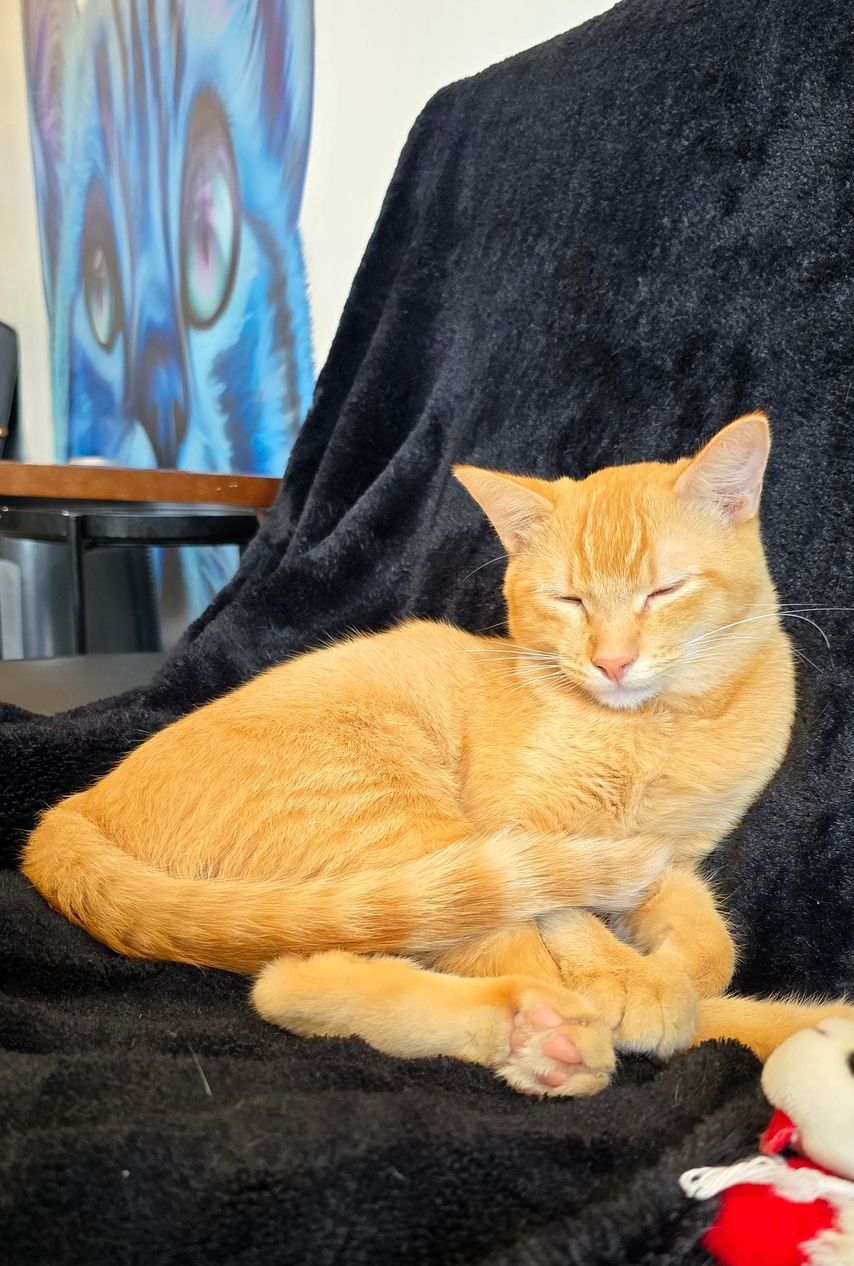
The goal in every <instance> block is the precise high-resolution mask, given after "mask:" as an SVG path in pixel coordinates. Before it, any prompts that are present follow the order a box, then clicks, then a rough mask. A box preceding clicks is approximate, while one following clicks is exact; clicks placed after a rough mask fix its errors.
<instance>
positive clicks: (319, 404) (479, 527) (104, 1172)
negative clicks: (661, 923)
mask: <svg viewBox="0 0 854 1266" xmlns="http://www.w3.org/2000/svg"><path fill="white" fill-rule="evenodd" d="M851 37H852V18H851V12H850V8H849V6H848V5H847V3H846V2H845V0H810V3H809V4H805V3H804V2H803V0H752V3H749V4H748V3H745V2H744V0H626V2H625V3H623V4H621V5H619V6H618V7H617V8H616V9H614V10H613V11H611V12H610V13H608V14H607V15H605V16H603V17H601V18H598V19H596V20H595V21H593V22H591V23H589V24H587V25H586V26H584V27H582V28H580V29H579V30H577V31H573V32H571V33H569V34H568V35H566V36H564V37H561V38H559V39H557V40H554V41H552V42H550V43H548V44H545V45H543V46H542V47H539V48H536V49H533V50H531V51H530V52H527V53H524V54H522V55H521V56H519V57H516V58H514V59H513V60H511V61H509V62H506V63H504V64H502V65H500V66H497V67H494V68H492V69H490V70H488V71H485V72H484V73H483V74H481V75H478V76H477V77H476V78H474V79H471V80H467V81H465V82H463V83H459V84H455V85H454V86H452V87H450V88H448V89H446V90H444V91H442V92H440V93H439V94H438V96H437V97H436V98H435V99H434V100H433V101H432V102H431V103H430V104H429V105H428V107H427V108H426V110H425V111H424V113H423V114H422V116H421V117H420V119H419V120H418V121H417V123H416V125H415V127H414V129H413V131H412V134H411V137H410V139H409V141H408V144H407V146H406V148H405V151H404V153H403V156H402V158H401V160H400V165H399V167H398V170H397V173H396V175H395V177H394V180H393V181H392V184H391V187H390V189H389V193H388V196H387V198H386V201H385V204H384V207H383V211H382V214H381V217H380V220H379V223H378V226H377V229H376V232H375V234H374V237H373V239H372V241H371V243H370V246H369V248H368V251H367V254H366V256H365V260H364V262H363V264H362V266H361V268H360V270H359V272H358V275H357V277H356V280H355V283H354V286H353V290H352V293H351V296H350V300H349V302H348V305H347V308H346V311H345V313H344V316H343V319H342V322H341V326H340V329H339V332H338V335H337V338H336V341H335V344H334V347H333V349H332V353H331V355H330V358H329V361H328V363H327V365H326V367H325V369H324V370H323V373H322V375H321V378H320V382H319V385H318V389H317V395H316V399H315V403H314V406H313V409H312V412H311V415H310V417H309V420H308V422H307V425H306V427H305V430H304V432H303V434H302V436H301V439H300V441H299V443H298V446H297V449H296V451H295V453H294V456H293V460H292V462H291V465H290V468H289V470H288V473H287V477H286V479H285V482H284V486H283V488H282V492H281V495H280V497H279V499H278V502H277V504H276V506H275V507H274V509H273V511H272V513H271V514H270V516H269V517H268V519H267V521H266V523H265V526H264V528H263V531H262V532H261V533H260V535H259V537H258V539H257V541H256V542H255V543H254V544H253V546H252V548H251V549H250V550H249V552H248V555H247V557H246V559H245V561H244V564H243V566H242V568H241V570H240V572H239V574H238V576H237V577H236V579H235V580H234V581H233V583H232V584H231V585H230V586H229V587H228V588H227V589H226V590H225V591H224V592H223V594H222V595H221V596H220V598H219V599H218V600H217V602H216V603H215V604H214V605H213V607H212V608H211V609H210V610H209V611H208V612H207V613H206V614H205V615H204V616H203V617H202V619H201V620H199V621H198V622H197V623H196V625H195V626H194V627H193V628H192V629H191V630H190V632H189V634H188V636H187V637H186V638H185V640H184V642H183V644H182V645H181V646H180V647H179V648H178V650H177V651H176V652H175V654H174V655H173V656H172V658H171V660H170V661H169V662H168V664H167V665H166V667H165V669H164V670H163V672H162V674H161V675H160V677H159V679H158V680H157V681H156V682H155V683H154V684H153V685H152V686H151V687H150V688H149V689H147V690H144V691H141V692H138V693H136V694H132V695H128V696H125V697H123V698H121V699H117V700H110V701H107V702H104V703H100V704H97V705H95V706H92V707H89V708H85V709H81V710H79V711H77V712H74V713H70V714H67V715H65V716H61V717H58V718H55V719H45V718H35V717H29V716H26V715H24V714H22V713H20V712H17V711H15V710H14V709H11V708H7V709H6V710H5V711H4V712H3V713H2V714H0V715H2V719H3V724H2V726H0V782H1V783H2V805H3V841H2V842H3V849H4V854H3V856H4V859H5V864H6V865H7V866H8V867H9V869H7V870H6V871H5V872H3V874H2V877H0V879H2V915H3V917H2V926H1V927H0V938H2V944H0V974H2V988H1V989H0V994H2V998H0V1008H1V1009H0V1045H2V1054H0V1085H2V1096H3V1099H2V1109H0V1111H2V1119H3V1131H2V1143H1V1144H0V1166H2V1173H1V1174H0V1210H2V1215H1V1216H0V1222H2V1225H0V1234H2V1249H0V1256H2V1257H3V1259H4V1260H5V1261H7V1262H10V1263H12V1262H14V1263H18V1262H22V1263H27V1264H28V1266H33V1264H34V1263H66V1262H69V1263H70V1262H78V1263H86V1264H87V1266H91V1264H92V1263H102V1262H103V1263H111V1266H116V1264H119V1263H122V1264H124V1263H128V1264H130V1263H134V1264H135V1263H175V1264H176V1266H178V1264H179V1263H180V1266H192V1264H194V1263H205V1266H207V1264H208V1263H211V1262H227V1263H231V1262H234V1263H258V1264H259V1266H260V1264H262V1263H263V1264H264V1266H269V1264H270V1263H297V1262H299V1263H302V1262H310V1263H313V1264H315V1266H323V1264H326V1263H330V1264H331V1263H339V1262H340V1263H354V1264H359V1263H364V1264H366V1266H367V1264H370V1266H375V1264H383V1263H389V1264H392V1263H394V1264H395V1266H398V1264H400V1263H432V1264H435V1266H453V1264H455V1263H473V1262H477V1263H489V1264H490V1266H498V1264H499V1263H517V1262H518V1263H531V1264H534V1263H537V1264H539V1263H576V1264H578V1266H596V1263H653V1262H656V1263H657V1262H663V1263H664V1262H667V1263H676V1262H680V1263H681V1262H686V1263H690V1262H696V1263H699V1262H702V1261H704V1260H706V1259H705V1255H704V1253H703V1251H702V1249H701V1248H699V1247H698V1239H699V1236H700V1235H701V1233H702V1229H703V1227H704V1226H705V1225H706V1224H707V1222H708V1220H709V1219H710V1217H711V1215H712V1209H711V1208H710V1207H705V1206H700V1205H691V1204H689V1203H688V1202H687V1201H685V1200H684V1199H683V1197H682V1195H681V1193H680V1191H679V1189H678V1187H677V1185H676V1178H677V1175H678V1174H679V1173H680V1171H681V1170H682V1169H683V1168H685V1167H687V1166H691V1165H696V1164H703V1163H719V1162H726V1161H731V1160H734V1159H736V1158H737V1157H738V1156H739V1155H741V1154H743V1153H745V1152H746V1151H748V1150H750V1149H751V1148H752V1146H753V1143H754V1140H755V1136H756V1134H757V1131H758V1130H759V1128H760V1126H761V1125H762V1123H763V1120H764V1116H765V1111H766V1110H765V1107H764V1105H763V1100H762V1097H761V1094H760V1091H759V1088H758V1075H757V1074H758V1066H757V1064H756V1061H755V1060H754V1059H753V1057H752V1056H751V1055H749V1054H748V1053H747V1052H746V1051H744V1050H742V1049H741V1048H739V1047H737V1046H735V1045H721V1046H714V1045H709V1046H706V1047H703V1048H701V1049H700V1050H698V1051H695V1052H693V1053H691V1054H689V1055H687V1056H685V1057H683V1058H681V1059H678V1060H677V1061H675V1062H674V1063H673V1064H672V1065H671V1067H670V1068H668V1069H665V1070H659V1069H655V1068H654V1067H653V1066H652V1065H651V1064H649V1063H647V1062H645V1061H642V1060H638V1061H635V1062H630V1061H629V1062H627V1063H626V1066H625V1068H624V1070H623V1074H622V1077H621V1079H620V1080H619V1081H618V1083H617V1084H616V1085H615V1086H614V1087H613V1088H611V1089H610V1090H608V1091H607V1092H606V1093H605V1094H603V1095H601V1096H600V1097H599V1098H597V1099H595V1100H591V1101H587V1102H577V1103H573V1102H550V1103H539V1102H535V1101H532V1100H528V1099H525V1098H523V1097H521V1096H518V1095H515V1094H514V1093H513V1092H511V1091H510V1090H508V1089H507V1088H505V1087H503V1086H502V1085H500V1084H499V1083H498V1082H496V1081H495V1080H493V1079H492V1078H491V1077H490V1076H489V1075H488V1074H487V1073H486V1072H483V1071H481V1070H478V1069H474V1068H469V1067H465V1066H462V1065H459V1064H456V1063H454V1062H452V1061H441V1060H432V1061H423V1062H416V1063H404V1062H397V1061H395V1060H392V1059H389V1058H385V1057H383V1056H381V1055H378V1054H376V1053H374V1052H373V1051H371V1050H369V1049H368V1048H367V1047H366V1046H364V1045H362V1044H361V1043H359V1042H358V1041H320V1040H316V1041H301V1040H298V1039H296V1038H293V1037H291V1036H289V1035H287V1034H284V1033H281V1032H279V1031H277V1030H275V1029H273V1028H269V1027H266V1026H265V1025H264V1024H263V1023H262V1022H261V1021H260V1020H259V1019H258V1018H257V1017H255V1016H254V1015H253V1013H252V1012H251V1011H250V1010H249V1009H248V1007H247V1005H246V1002H245V995H246V984H245V982H244V981H243V980H241V979H238V978H236V977H230V976H228V975H225V974H222V973H217V972H201V971H195V970H190V969H188V968H185V967H180V966H174V965H168V964H158V963H141V962H131V961H126V960H123V959H121V958H118V957H116V956H114V955H112V954H111V953H109V952H108V951H107V950H105V949H103V948H102V947H100V946H99V945H96V944H95V943H94V942H93V941H91V940H89V938H88V937H87V936H86V935H85V934H83V933H82V932H80V931H79V930H76V929H74V928H72V927H71V926H69V925H68V924H66V923H65V922H64V921H63V920H62V919H61V918H59V917H58V916H56V915H54V914H53V913H52V912H51V911H49V910H48V909H47V907H46V906H45V905H44V904H43V903H42V902H41V900H40V899H39V898H38V897H37V895H36V894H35V893H34V892H33V891H32V890H31V889H30V888H29V887H28V886H27V884H26V883H25V882H24V881H23V879H21V877H20V876H18V875H17V874H16V873H14V869H13V868H14V865H15V859H16V853H17V850H18V848H19V845H20V843H21V841H22V838H23V835H24V832H25V831H26V830H27V828H28V827H29V826H30V825H31V823H32V822H33V819H34V816H35V815H36V813H37V812H38V811H39V810H40V809H41V808H42V807H43V806H45V805H47V804H49V803H50V802H52V801H54V800H56V799H57V798H58V797H60V796H62V795H65V794H66V793H68V792H71V791H73V790H75V789H77V788H79V787H81V786H83V785H85V784H86V783H87V782H89V781H90V780H91V779H92V778H94V777H95V776H96V775H97V774H99V773H101V772H102V771H103V770H105V769H107V768H108V767H109V766H110V765H111V764H113V763H114V762H115V761H116V760H117V759H118V757H119V756H120V755H121V754H122V753H123V752H125V751H126V750H127V749H128V748H129V747H131V746H132V745H133V744H134V743H137V742H138V741H139V740H140V739H142V738H143V737H144V736H145V735H146V734H148V733H150V732H151V731H153V730H155V729H157V728H158V727H159V726H162V725H165V724H166V723H167V722H169V721H170V720H172V719H173V718H174V717H177V716H178V715H179V714H181V713H183V712H185V711H186V710H187V709H189V708H191V707H193V706H195V705H196V704H199V703H201V702H202V701H204V700H207V699H210V698H211V697H213V696H215V695H217V694H219V693H221V692H222V691H224V690H226V689H227V688H229V687H230V686H232V685H234V684H235V683H237V682H239V681H242V680H243V679H244V678H246V677H247V676H248V675H250V674H251V673H253V672H255V671H257V670H258V669H261V668H263V667H266V666H267V665H269V664H272V663H275V662H277V661H279V660H282V659H284V658H286V657H287V656H289V655H291V654H293V653H294V652H297V651H300V650H302V649H303V648H305V647H307V646H311V645H314V644H317V643H318V642H319V641H320V640H321V639H322V638H325V637H329V636H335V635H336V634H339V633H341V632H343V631H344V630H345V629H352V628H357V629H379V628H383V627H385V626H387V625H388V624H389V623H391V622H393V621H395V620H398V619H400V618H401V617H403V616H405V615H413V614H414V615H423V616H443V617H446V618H448V619H451V620H454V621H457V622H459V623H461V624H463V625H465V626H466V627H468V628H472V629H478V628H485V627H487V626H491V625H494V624H495V623H496V621H499V620H500V618H501V602H500V595H499V579H500V571H501V566H500V563H498V562H495V563H491V562H490V561H489V560H492V559H494V558H495V556H496V555H497V554H498V549H497V548H496V544H495V540H494V539H493V537H492V535H491V533H490V530H489V529H488V527H487V526H486V524H485V523H484V522H483V521H482V519H481V517H480V516H479V514H478V512H477V511H476V509H475V507H474V506H473V505H472V504H471V503H470V502H469V500H468V499H467V498H466V496H465V494H464V493H463V491H462V490H461V489H460V488H459V487H458V486H457V485H456V484H455V483H454V482H453V481H452V480H451V479H450V478H449V473H448V472H449V467H450V465H451V463H452V462H454V461H457V460H466V461H474V462H479V463H482V464H489V465H494V466H497V467H503V468H507V469H510V470H516V471H527V472H530V473H533V474H539V475H543V476H554V475H557V474H559V473H568V474H570V475H584V474H586V473H587V472H589V471H590V470H592V469H594V468H595V467H597V466H600V465H602V464H603V463H611V462H621V461H636V460H640V459H644V458H664V459H667V458H672V457H675V456H677V455H678V454H680V453H683V452H685V451H686V450H690V449H692V448H694V447H695V446H696V445H697V444H698V443H699V442H700V441H701V440H702V439H703V438H705V437H707V436H708V435H709V434H710V433H711V432H712V431H713V430H714V429H715V428H716V427H717V426H718V425H719V424H721V423H723V422H725V421H727V420H728V419H730V418H731V417H733V416H735V415H736V414H738V413H739V412H742V411H746V410H750V409H755V408H759V407H763V408H767V409H768V410H769V412H770V414H771V417H772V420H773V423H774V429H775V447H774V453H773V460H772V466H771V472H770V476H769V479H768V482H767V487H766V494H765V502H764V522H765V530H766V535H767V541H768V545H769V549H770V555H771V559H772V563H773V569H774V573H775V575H776V577H777V578H778V580H779V584H780V588H781V590H782V594H783V597H784V599H785V600H786V601H787V602H791V603H796V604H802V605H804V606H821V607H837V608H838V607H846V606H851V605H854V597H853V596H852V595H854V584H852V581H853V580H854V557H852V545H851V542H852V536H854V503H852V492H851V478H852V471H854V433H852V421H851V419H852V415H854V266H852V262H853V261H854V175H853V174H852V173H854V55H852V54H853V53H854V49H852V38H851ZM343 213H344V214H346V210H345V211H344V212H343ZM478 569H479V570H478ZM814 618H815V619H816V620H817V621H818V622H819V623H821V624H822V625H823V626H825V628H826V629H827V632H828V636H829V639H830V643H831V649H830V650H828V649H827V647H826V646H825V645H824V643H823V641H822V638H821V637H820V635H819V634H818V633H817V632H816V631H815V630H814V629H813V628H812V627H811V626H810V625H809V624H807V623H805V622H803V621H801V620H799V619H795V618H793V619H792V620H791V621H790V624H791V626H792V633H793V635H794V637H795V639H796V643H797V645H798V647H799V649H800V650H801V651H802V653H803V654H804V656H806V657H807V658H808V660H809V661H811V662H807V659H805V660H804V662H803V663H802V665H801V672H800V684H799V695H800V706H799V713H798V722H797V727H796V732H795V736H794V740H793V744H792V748H791V752H790V755H789V758H788V760H787V762H786V765H785V767H784V769H783V771H782V772H781V774H780V775H779V776H778V778H777V779H776V781H775V783H774V784H773V786H772V788H771V789H770V791H769V792H768V794H767V795H766V796H765V797H764V798H763V800H762V803H761V804H760V805H758V806H757V807H756V808H755V809H754V810H753V811H752V812H751V814H750V815H749V818H748V820H747V821H746V822H745V824H744V825H743V826H742V827H741V828H740V829H739V830H738V831H737V832H736V833H735V835H734V836H733V837H732V838H731V839H730V840H728V841H726V842H725V843H724V844H723V845H722V846H721V848H720V850H719V853H718V856H717V857H716V859H715V869H716V871H717V875H718V879H719V882H720V884H721V886H722V888H723V890H724V891H725V892H726V893H727V894H728V899H729V904H730V909H731V911H732V915H733V921H734V926H735V928H736V929H737V932H738V936H739V941H740V945H741V951H742V959H741V968H740V972H739V978H738V983H739V985H740V987H742V988H743V989H746V990H747V989H749V990H751V991H758V992H770V991H772V990H775V989H785V990H792V989H798V990H801V991H805V992H817V991H826V992H829V993H837V992H839V991H842V990H844V989H845V988H846V987H849V988H850V987H851V985H852V983H854V945H852V941H854V937H852V908H854V877H852V871H854V862H852V856H851V843H850V834H851V827H852V821H854V805H852V788H851V775H850V762H851V755H852V750H854V676H852V667H851V650H852V638H851V631H850V630H851V627H852V626H851V617H850V616H849V615H848V614H847V613H846V612H844V611H829V612H820V613H819V612H817V613H814ZM188 759H189V760H191V759H192V757H191V756H188Z"/></svg>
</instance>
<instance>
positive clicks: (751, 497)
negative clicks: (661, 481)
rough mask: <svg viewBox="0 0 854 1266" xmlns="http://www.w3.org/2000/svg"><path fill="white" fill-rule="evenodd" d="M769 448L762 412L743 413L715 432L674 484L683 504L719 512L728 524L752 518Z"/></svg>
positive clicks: (764, 418) (757, 506)
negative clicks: (742, 415) (686, 503)
mask: <svg viewBox="0 0 854 1266" xmlns="http://www.w3.org/2000/svg"><path fill="white" fill-rule="evenodd" d="M770 449H771V428H770V427H769V425H768V419H767V417H766V416H765V414H764V413H747V414H745V415H744V417H742V418H736V420H735V421H734V422H730V424H729V426H725V427H724V428H723V430H722V431H718V433H717V435H716V436H715V437H714V439H711V440H710V441H709V443H708V444H707V445H706V447H705V448H702V449H701V450H700V452H699V453H698V454H697V456H696V457H695V458H694V459H693V460H692V461H691V463H690V464H689V466H688V467H687V469H686V470H684V471H683V472H682V474H681V475H680V476H679V478H678V479H677V481H676V494H677V496H679V497H681V498H682V500H683V501H687V502H689V503H691V504H693V505H699V506H703V507H705V508H708V509H712V510H717V511H719V512H720V513H721V514H722V515H723V517H724V518H725V519H726V520H727V522H728V523H732V524H733V525H737V524H739V523H746V522H747V520H748V519H752V518H753V516H754V515H755V514H756V512H757V510H758V509H759V497H760V495H761V493H762V480H763V477H764V475H765V467H766V465H767V464H768V453H769V452H770Z"/></svg>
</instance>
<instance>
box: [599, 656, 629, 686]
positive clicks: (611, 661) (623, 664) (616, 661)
mask: <svg viewBox="0 0 854 1266" xmlns="http://www.w3.org/2000/svg"><path fill="white" fill-rule="evenodd" d="M635 658H636V656H634V655H594V656H593V663H594V664H595V665H596V667H597V668H601V670H602V672H603V673H604V674H605V676H606V677H607V678H608V679H609V681H615V682H617V683H618V684H619V682H621V681H622V680H623V678H624V677H625V675H626V671H627V670H628V669H629V668H631V666H632V664H633V663H634V662H635Z"/></svg>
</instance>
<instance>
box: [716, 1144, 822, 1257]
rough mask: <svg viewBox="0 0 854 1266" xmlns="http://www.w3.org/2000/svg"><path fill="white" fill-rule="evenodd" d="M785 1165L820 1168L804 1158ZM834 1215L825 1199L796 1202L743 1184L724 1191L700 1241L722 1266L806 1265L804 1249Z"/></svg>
mask: <svg viewBox="0 0 854 1266" xmlns="http://www.w3.org/2000/svg"><path fill="white" fill-rule="evenodd" d="M772 1124H773V1123H772ZM788 1163H789V1165H790V1166H791V1167H792V1168H793V1169H818V1168H819V1166H818V1165H813V1164H811V1163H810V1161H808V1160H800V1159H798V1160H792V1161H789V1162H788ZM835 1216H836V1213H835V1210H834V1208H833V1206H832V1205H831V1204H828V1202H827V1201H826V1200H813V1201H811V1202H809V1203H807V1204H798V1203H796V1202H795V1201H793V1200H787V1199H786V1198H785V1197H784V1196H779V1195H777V1193H776V1191H774V1190H773V1188H771V1187H766V1186H762V1185H761V1184H759V1183H742V1184H741V1185H740V1186H738V1187H731V1188H730V1189H729V1191H725V1192H724V1194H723V1196H722V1197H721V1207H720V1210H719V1212H718V1216H717V1218H716V1220H715V1222H714V1225H713V1226H712V1227H711V1228H710V1229H709V1230H708V1231H707V1232H706V1235H705V1238H704V1240H703V1243H704V1244H705V1246H706V1248H707V1249H708V1251H709V1252H710V1253H711V1254H712V1255H713V1256H714V1257H716V1258H717V1259H718V1261H720V1262H722V1263H723V1264H724V1266H804V1263H805V1262H806V1261H807V1258H806V1256H805V1254H804V1252H803V1250H802V1245H804V1244H806V1243H808V1242H809V1241H810V1240H811V1239H813V1238H814V1237H815V1236H816V1235H818V1233H819V1232H820V1231H823V1230H826V1229H827V1228H828V1227H831V1226H833V1224H834V1221H835Z"/></svg>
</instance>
